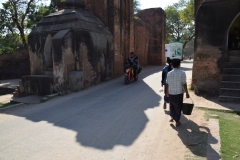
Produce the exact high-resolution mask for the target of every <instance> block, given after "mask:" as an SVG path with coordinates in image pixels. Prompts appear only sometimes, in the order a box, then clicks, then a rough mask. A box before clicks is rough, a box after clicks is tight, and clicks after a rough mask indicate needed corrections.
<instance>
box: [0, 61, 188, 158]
mask: <svg viewBox="0 0 240 160" xmlns="http://www.w3.org/2000/svg"><path fill="white" fill-rule="evenodd" d="M184 65H185V64H183V66H184ZM186 65H188V66H189V64H186ZM191 65H192V64H191ZM185 69H187V68H185ZM161 70H162V67H161V66H158V67H156V66H155V67H146V68H143V71H142V73H141V74H140V75H139V80H138V81H137V82H134V83H131V84H129V85H125V84H124V82H123V79H124V77H120V78H117V79H114V80H112V81H109V82H104V83H102V84H99V85H97V86H93V87H90V88H88V89H86V90H83V91H79V92H75V93H72V94H69V95H66V96H60V97H56V98H54V99H51V100H49V101H47V102H44V103H40V104H34V105H33V104H32V105H23V106H18V107H13V108H9V109H6V110H1V111H0V160H12V159H15V160H53V159H57V160H66V159H69V160H124V159H125V160H138V159H139V160H145V159H146V160H154V159H163V158H161V157H166V154H167V153H166V150H164V149H162V148H165V147H164V146H163V145H164V142H165V141H166V137H167V136H168V133H167V132H166V131H167V130H166V128H167V127H169V123H167V124H168V125H166V122H168V120H169V116H168V112H167V111H164V110H163V109H162V102H163V93H160V92H158V89H159V88H160V84H161ZM164 135H165V136H164Z"/></svg>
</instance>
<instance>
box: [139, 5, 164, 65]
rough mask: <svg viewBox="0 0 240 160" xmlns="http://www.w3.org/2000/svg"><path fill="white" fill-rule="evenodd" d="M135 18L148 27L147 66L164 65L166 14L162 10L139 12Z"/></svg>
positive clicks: (151, 9)
mask: <svg viewBox="0 0 240 160" xmlns="http://www.w3.org/2000/svg"><path fill="white" fill-rule="evenodd" d="M137 16H138V17H139V18H140V19H141V20H142V21H144V22H145V23H147V24H149V25H150V39H149V41H150V43H149V50H148V64H149V65H163V64H165V39H166V35H165V30H166V14H165V12H164V10H163V9H162V8H150V9H146V10H142V11H140V12H139V13H138V14H137Z"/></svg>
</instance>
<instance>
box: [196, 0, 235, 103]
mask: <svg viewBox="0 0 240 160" xmlns="http://www.w3.org/2000/svg"><path fill="white" fill-rule="evenodd" d="M195 15H196V16H195V20H196V31H195V34H196V35H195V55H194V64H193V78H192V85H193V87H195V89H198V90H199V91H206V92H213V93H217V94H220V96H219V100H220V101H226V100H231V101H240V83H239V82H240V1H239V0H195Z"/></svg>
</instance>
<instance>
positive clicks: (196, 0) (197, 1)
mask: <svg viewBox="0 0 240 160" xmlns="http://www.w3.org/2000/svg"><path fill="white" fill-rule="evenodd" d="M202 2H203V0H194V17H196V15H197V11H198V9H199V7H200V6H201V4H202Z"/></svg>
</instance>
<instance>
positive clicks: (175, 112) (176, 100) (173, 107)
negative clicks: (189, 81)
mask: <svg viewBox="0 0 240 160" xmlns="http://www.w3.org/2000/svg"><path fill="white" fill-rule="evenodd" d="M169 102H170V116H171V117H172V118H173V119H174V121H175V122H179V121H180V118H181V111H182V104H183V93H182V94H177V95H169Z"/></svg>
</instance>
